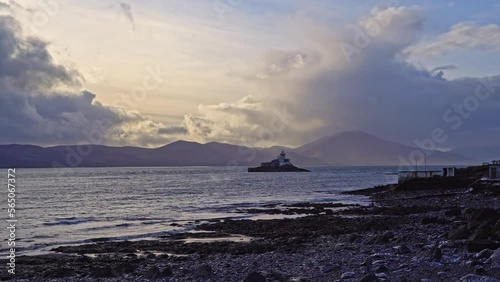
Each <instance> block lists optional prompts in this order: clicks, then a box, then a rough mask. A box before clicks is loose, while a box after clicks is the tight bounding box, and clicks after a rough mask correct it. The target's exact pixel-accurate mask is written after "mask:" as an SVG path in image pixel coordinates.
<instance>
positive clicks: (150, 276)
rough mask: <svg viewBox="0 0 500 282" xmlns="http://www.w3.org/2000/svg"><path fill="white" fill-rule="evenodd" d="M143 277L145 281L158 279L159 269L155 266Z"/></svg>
mask: <svg viewBox="0 0 500 282" xmlns="http://www.w3.org/2000/svg"><path fill="white" fill-rule="evenodd" d="M143 277H144V278H145V279H149V280H151V279H158V278H160V269H159V268H158V267H157V266H152V267H150V268H149V269H148V270H146V272H145V273H144V275H143Z"/></svg>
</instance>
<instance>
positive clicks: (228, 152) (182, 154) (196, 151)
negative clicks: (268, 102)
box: [0, 141, 324, 168]
mask: <svg viewBox="0 0 500 282" xmlns="http://www.w3.org/2000/svg"><path fill="white" fill-rule="evenodd" d="M278 154H279V151H276V150H272V149H265V148H249V147H243V146H237V145H231V144H224V143H216V142H211V143H207V144H200V143H197V142H188V141H176V142H173V143H171V144H168V145H165V146H163V147H159V148H154V149H149V148H138V147H110V146H101V145H84V146H56V147H48V148H43V147H39V146H32V145H0V167H16V168H20V167H53V166H56V167H61V166H63V167H123V166H225V165H244V166H249V165H258V164H260V162H264V161H269V160H271V159H274V158H276V156H277V155H278ZM289 157H290V158H291V159H292V160H293V161H294V163H297V164H301V165H311V164H324V162H323V161H322V160H319V159H315V158H309V157H304V156H301V155H298V154H296V153H293V152H291V153H289Z"/></svg>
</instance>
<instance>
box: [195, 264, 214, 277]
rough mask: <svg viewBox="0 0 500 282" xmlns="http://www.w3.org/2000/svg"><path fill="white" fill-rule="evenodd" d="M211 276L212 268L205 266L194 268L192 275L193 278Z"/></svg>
mask: <svg viewBox="0 0 500 282" xmlns="http://www.w3.org/2000/svg"><path fill="white" fill-rule="evenodd" d="M212 275H214V273H213V272H212V267H210V265H206V264H204V265H201V266H199V267H198V268H196V270H195V271H194V273H193V276H194V277H195V278H208V277H211V276H212Z"/></svg>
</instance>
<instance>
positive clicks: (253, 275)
mask: <svg viewBox="0 0 500 282" xmlns="http://www.w3.org/2000/svg"><path fill="white" fill-rule="evenodd" d="M243 282H266V277H264V276H263V275H262V274H260V273H258V272H255V271H254V272H250V273H249V274H248V275H247V277H246V278H245V279H244V280H243Z"/></svg>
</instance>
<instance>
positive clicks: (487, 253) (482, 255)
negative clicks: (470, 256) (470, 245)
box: [474, 249, 494, 259]
mask: <svg viewBox="0 0 500 282" xmlns="http://www.w3.org/2000/svg"><path fill="white" fill-rule="evenodd" d="M493 253H494V251H493V250H490V249H484V250H482V251H480V252H479V253H477V254H476V255H475V256H474V257H475V258H477V259H483V258H489V257H491V256H492V255H493Z"/></svg>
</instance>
